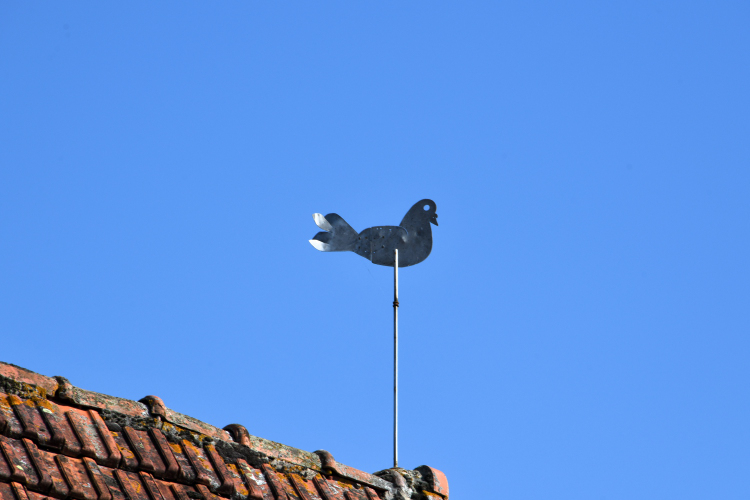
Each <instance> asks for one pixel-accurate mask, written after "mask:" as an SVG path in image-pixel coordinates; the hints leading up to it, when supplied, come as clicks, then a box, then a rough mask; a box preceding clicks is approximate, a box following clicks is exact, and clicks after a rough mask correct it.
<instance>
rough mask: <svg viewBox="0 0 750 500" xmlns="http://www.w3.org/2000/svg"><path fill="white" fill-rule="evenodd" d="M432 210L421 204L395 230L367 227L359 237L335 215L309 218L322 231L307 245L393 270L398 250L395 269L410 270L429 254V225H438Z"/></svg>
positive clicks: (426, 203)
mask: <svg viewBox="0 0 750 500" xmlns="http://www.w3.org/2000/svg"><path fill="white" fill-rule="evenodd" d="M436 209H437V206H436V205H435V202H434V201H432V200H427V199H425V200H421V201H418V202H417V203H415V204H414V206H413V207H411V208H410V209H409V211H408V212H406V215H405V216H404V218H403V220H402V221H401V224H399V225H398V226H376V227H370V228H367V229H365V230H364V231H362V232H361V233H359V234H357V231H355V230H354V228H352V226H350V225H349V224H348V223H347V222H346V221H345V220H344V219H343V218H342V217H341V216H340V215H338V214H328V215H326V216H325V217H323V216H322V215H321V214H313V219H314V220H315V224H317V225H318V227H319V228H320V229H323V231H321V232H319V233H318V234H316V235H315V236H314V237H313V239H311V240H310V243H311V244H312V246H314V247H315V248H316V249H318V250H320V251H321V252H345V251H351V252H354V253H356V254H357V255H360V256H362V257H364V258H365V259H367V260H369V261H371V262H372V263H373V264H378V265H380V266H393V264H394V250H398V267H409V266H413V265H414V264H419V263H420V262H422V261H423V260H425V259H426V258H427V257H428V256H429V255H430V252H431V251H432V228H431V227H430V223H432V224H435V225H436V226H437V225H438V223H437V214H436V213H435V210H436Z"/></svg>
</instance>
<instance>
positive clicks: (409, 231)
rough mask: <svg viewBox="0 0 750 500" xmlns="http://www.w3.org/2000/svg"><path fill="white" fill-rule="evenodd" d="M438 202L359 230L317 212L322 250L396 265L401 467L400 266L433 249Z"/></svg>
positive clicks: (395, 443) (395, 440)
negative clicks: (393, 223)
mask: <svg viewBox="0 0 750 500" xmlns="http://www.w3.org/2000/svg"><path fill="white" fill-rule="evenodd" d="M436 210H437V206H436V205H435V202H434V201H432V200H427V199H425V200H421V201H418V202H417V203H415V204H414V206H413V207H411V208H410V209H409V211H408V212H406V215H405V216H404V218H403V220H402V221H401V224H399V225H398V226H375V227H369V228H367V229H365V230H364V231H362V232H361V233H357V231H355V230H354V228H352V226H350V225H349V224H348V223H347V222H346V221H345V220H344V219H343V217H341V216H340V215H338V214H328V215H326V216H325V217H323V216H322V215H321V214H313V219H314V220H315V224H317V225H318V227H319V228H320V229H322V230H323V231H321V232H319V233H318V234H316V235H315V236H313V239H311V240H310V243H311V244H312V246H314V247H315V248H316V249H318V250H320V251H321V252H346V251H351V252H354V253H356V254H357V255H360V256H362V257H364V258H365V259H367V260H369V261H370V262H372V263H373V264H378V265H380V266H393V466H394V467H398V268H399V267H409V266H413V265H414V264H419V263H420V262H422V261H423V260H425V259H426V258H427V257H428V256H429V255H430V252H431V251H432V228H431V227H430V224H431V223H432V224H435V225H436V226H437V225H438V223H437V213H436V212H435V211H436Z"/></svg>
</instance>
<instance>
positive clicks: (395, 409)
mask: <svg viewBox="0 0 750 500" xmlns="http://www.w3.org/2000/svg"><path fill="white" fill-rule="evenodd" d="M393 467H398V249H396V250H394V259H393Z"/></svg>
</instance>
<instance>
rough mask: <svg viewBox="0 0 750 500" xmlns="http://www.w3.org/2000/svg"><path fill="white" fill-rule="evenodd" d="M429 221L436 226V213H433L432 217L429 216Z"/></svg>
mask: <svg viewBox="0 0 750 500" xmlns="http://www.w3.org/2000/svg"><path fill="white" fill-rule="evenodd" d="M430 222H432V223H433V224H435V225H436V226H437V225H438V223H437V214H435V215H433V216H432V217H430Z"/></svg>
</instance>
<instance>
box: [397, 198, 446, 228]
mask: <svg viewBox="0 0 750 500" xmlns="http://www.w3.org/2000/svg"><path fill="white" fill-rule="evenodd" d="M436 210H437V205H436V204H435V202H434V201H432V200H429V199H424V200H420V201H418V202H416V203H415V204H414V206H412V207H411V208H410V209H409V211H408V212H407V213H406V217H404V221H406V220H407V219H410V220H412V221H420V220H422V221H429V222H430V223H432V224H435V225H436V226H437V225H438V222H437V213H436ZM402 225H403V223H402Z"/></svg>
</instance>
